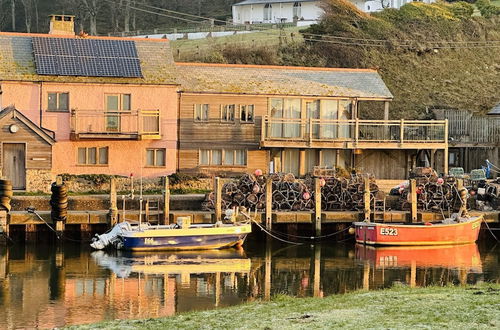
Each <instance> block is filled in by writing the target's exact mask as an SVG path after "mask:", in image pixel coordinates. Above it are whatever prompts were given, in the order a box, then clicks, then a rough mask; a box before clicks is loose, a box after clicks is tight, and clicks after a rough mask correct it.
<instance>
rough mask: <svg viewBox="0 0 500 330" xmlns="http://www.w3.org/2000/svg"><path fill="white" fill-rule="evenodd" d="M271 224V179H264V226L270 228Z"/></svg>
mask: <svg viewBox="0 0 500 330" xmlns="http://www.w3.org/2000/svg"><path fill="white" fill-rule="evenodd" d="M272 224H273V180H272V179H271V178H270V177H268V178H267V180H266V228H267V229H268V230H271V226H272Z"/></svg>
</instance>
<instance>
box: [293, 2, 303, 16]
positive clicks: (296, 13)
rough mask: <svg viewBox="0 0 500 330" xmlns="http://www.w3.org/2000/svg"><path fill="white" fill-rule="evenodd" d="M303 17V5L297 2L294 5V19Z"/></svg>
mask: <svg viewBox="0 0 500 330" xmlns="http://www.w3.org/2000/svg"><path fill="white" fill-rule="evenodd" d="M300 16H302V4H301V3H300V2H295V3H294V4H293V18H294V19H300Z"/></svg>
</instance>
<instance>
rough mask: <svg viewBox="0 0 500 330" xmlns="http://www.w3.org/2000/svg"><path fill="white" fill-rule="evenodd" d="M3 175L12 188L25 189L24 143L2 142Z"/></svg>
mask: <svg viewBox="0 0 500 330" xmlns="http://www.w3.org/2000/svg"><path fill="white" fill-rule="evenodd" d="M2 163H3V175H4V176H5V177H6V178H7V179H8V180H11V181H12V188H14V189H21V190H22V189H26V146H25V144H24V143H4V144H3V162H2Z"/></svg>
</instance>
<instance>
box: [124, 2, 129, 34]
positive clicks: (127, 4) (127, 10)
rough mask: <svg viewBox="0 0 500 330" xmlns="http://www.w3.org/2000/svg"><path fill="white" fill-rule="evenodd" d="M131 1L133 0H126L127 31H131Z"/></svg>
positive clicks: (125, 19) (125, 25)
mask: <svg viewBox="0 0 500 330" xmlns="http://www.w3.org/2000/svg"><path fill="white" fill-rule="evenodd" d="M130 2H131V0H125V12H124V16H123V28H124V30H125V32H129V31H130V10H131V8H130Z"/></svg>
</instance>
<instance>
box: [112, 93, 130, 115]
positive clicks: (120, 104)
mask: <svg viewBox="0 0 500 330" xmlns="http://www.w3.org/2000/svg"><path fill="white" fill-rule="evenodd" d="M130 100H131V95H130V94H106V110H107V111H130V110H131V103H130Z"/></svg>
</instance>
